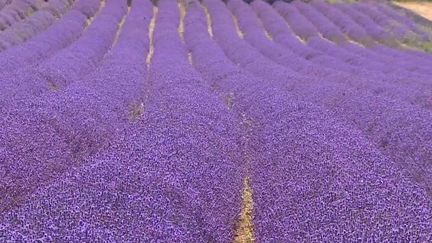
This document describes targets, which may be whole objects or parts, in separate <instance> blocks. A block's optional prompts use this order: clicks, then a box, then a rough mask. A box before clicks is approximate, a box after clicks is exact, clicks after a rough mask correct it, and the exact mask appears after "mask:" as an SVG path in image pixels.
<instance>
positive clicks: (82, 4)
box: [0, 0, 99, 72]
mask: <svg viewBox="0 0 432 243" xmlns="http://www.w3.org/2000/svg"><path fill="white" fill-rule="evenodd" d="M98 5H99V0H93V1H79V2H77V3H75V4H74V5H73V6H72V9H71V10H70V11H69V12H68V13H66V14H65V15H63V16H62V18H61V19H59V20H58V21H57V22H56V23H54V24H53V25H52V26H50V27H49V28H48V29H46V30H45V31H44V32H42V33H40V34H39V35H37V36H35V37H33V38H32V39H30V40H28V41H27V42H26V43H22V44H21V45H19V46H14V47H12V48H10V49H8V50H5V51H3V52H2V53H1V55H0V65H1V66H2V67H3V70H5V71H6V72H10V71H12V70H15V69H17V68H23V67H27V66H28V65H31V64H34V63H36V62H40V61H42V60H44V59H46V58H48V57H49V56H51V55H53V54H54V53H55V52H57V51H59V50H61V49H63V48H65V47H66V46H68V45H70V44H71V43H73V42H74V41H75V40H77V39H78V38H79V37H80V35H81V34H82V32H83V30H84V28H85V27H86V16H85V15H84V14H83V13H87V14H89V13H95V11H93V8H94V7H95V6H98ZM87 17H91V16H90V15H88V16H87ZM5 71H3V72H5Z"/></svg>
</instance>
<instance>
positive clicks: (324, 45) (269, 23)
mask: <svg viewBox="0 0 432 243" xmlns="http://www.w3.org/2000/svg"><path fill="white" fill-rule="evenodd" d="M258 3H259V2H257V3H256V4H255V3H254V4H252V5H257V4H258ZM261 5H264V4H261ZM324 6H326V5H324ZM261 9H262V10H260V11H261V13H260V12H258V14H259V15H260V18H261V19H262V21H263V22H264V24H265V25H266V28H267V30H268V31H269V32H271V34H272V35H274V36H273V37H274V40H275V41H276V42H278V43H280V44H283V45H284V46H287V47H289V48H291V49H292V50H293V51H297V52H298V49H299V48H298V46H299V45H298V44H297V43H295V44H293V43H294V40H292V38H289V39H288V38H287V36H288V35H290V34H291V33H290V32H289V31H288V30H286V27H285V28H284V26H285V24H284V21H283V20H282V19H280V16H278V15H277V14H274V13H273V12H272V11H271V10H270V8H265V7H261ZM262 11H264V12H262ZM312 44H313V46H315V48H318V49H321V50H322V51H326V52H328V53H327V54H328V55H336V56H339V57H340V58H345V59H346V60H347V62H348V63H350V62H353V63H356V64H365V62H366V64H367V65H368V66H369V67H371V68H373V69H375V70H376V69H377V68H378V67H379V66H381V67H382V65H378V67H375V65H371V64H370V63H369V64H368V62H367V60H366V59H364V58H358V57H356V58H349V57H347V53H346V51H343V49H342V50H341V49H340V48H339V49H338V48H336V46H334V45H331V43H328V42H326V41H322V40H320V41H319V38H316V39H315V40H313V42H312ZM303 49H304V48H303ZM345 49H347V50H349V51H353V52H354V51H355V52H359V50H358V48H355V47H354V46H353V45H348V46H346V47H345ZM361 49H365V48H361ZM365 50H367V49H365ZM316 52H317V51H316V50H315V51H314V52H313V51H310V50H308V51H307V52H303V53H301V52H300V53H299V54H300V55H302V56H304V57H305V58H307V59H311V60H312V61H314V62H315V63H316V64H319V65H326V66H333V67H337V69H339V70H344V71H347V72H348V73H351V74H352V73H354V74H363V75H366V77H369V76H370V75H371V74H372V73H371V72H370V70H367V69H366V70H365V69H363V70H362V69H359V68H350V69H347V67H346V65H340V64H339V65H335V63H337V62H339V63H340V61H338V60H331V59H329V58H326V60H325V61H324V60H323V59H322V56H317V55H314V53H316ZM348 55H349V54H348ZM369 56H370V55H369ZM375 56H376V55H375ZM368 58H373V57H368ZM356 60H357V61H356ZM375 63H376V62H375ZM386 69H387V70H389V69H388V67H386ZM373 75H374V76H375V77H378V78H381V79H387V77H385V76H382V74H379V73H376V72H375V73H373ZM386 75H389V74H387V73H386ZM406 75H407V74H404V75H397V74H392V76H391V77H392V78H391V79H392V81H394V80H395V79H398V80H401V81H400V82H404V80H406V79H407V78H403V77H404V76H405V77H406ZM412 75H413V74H411V76H410V78H411V77H412ZM416 75H419V78H418V80H420V81H422V82H427V81H428V79H429V78H428V76H426V77H425V75H420V74H416ZM416 80H417V79H416Z"/></svg>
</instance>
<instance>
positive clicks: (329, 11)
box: [312, 1, 430, 63]
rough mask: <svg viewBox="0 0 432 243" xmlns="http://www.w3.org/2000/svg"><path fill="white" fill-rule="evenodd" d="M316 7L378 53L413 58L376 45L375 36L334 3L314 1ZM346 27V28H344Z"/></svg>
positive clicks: (421, 61)
mask: <svg viewBox="0 0 432 243" xmlns="http://www.w3.org/2000/svg"><path fill="white" fill-rule="evenodd" d="M312 5H313V6H314V7H316V8H317V9H318V10H319V11H320V12H321V13H323V14H324V15H326V17H328V18H329V19H330V20H331V21H333V22H334V23H335V24H336V25H338V26H339V27H340V28H341V30H343V31H344V32H345V33H347V34H348V36H349V37H350V38H352V39H354V40H355V41H357V42H359V43H362V44H364V45H366V46H367V47H369V48H370V50H373V51H375V52H377V53H378V54H382V55H387V56H390V57H398V58H401V59H406V58H407V57H408V58H411V59H412V58H413V55H414V56H415V54H412V53H410V52H407V51H403V52H401V51H395V50H394V49H392V48H388V47H385V46H382V45H376V44H374V40H373V38H371V36H369V34H368V33H367V32H366V31H365V30H364V29H363V27H362V26H360V25H359V24H358V23H356V22H355V21H353V20H352V19H351V18H350V17H349V16H347V15H346V14H344V13H343V12H340V11H339V10H338V9H337V8H332V5H329V4H325V3H322V2H319V1H315V2H313V3H312ZM344 29H345V30H344ZM416 60H417V61H418V62H419V63H430V60H429V61H428V60H427V59H424V58H422V59H420V60H419V59H418V58H416Z"/></svg>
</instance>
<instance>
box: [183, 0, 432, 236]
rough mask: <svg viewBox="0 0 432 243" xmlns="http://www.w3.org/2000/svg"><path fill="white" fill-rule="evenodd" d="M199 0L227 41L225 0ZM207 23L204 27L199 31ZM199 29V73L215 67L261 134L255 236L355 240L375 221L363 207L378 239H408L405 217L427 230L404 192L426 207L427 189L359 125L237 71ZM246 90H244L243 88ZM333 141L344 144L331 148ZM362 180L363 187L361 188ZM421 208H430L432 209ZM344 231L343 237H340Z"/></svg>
mask: <svg viewBox="0 0 432 243" xmlns="http://www.w3.org/2000/svg"><path fill="white" fill-rule="evenodd" d="M204 3H205V4H206V6H207V7H208V8H209V11H210V13H211V15H212V22H213V27H214V28H213V31H214V32H213V33H214V34H215V37H216V38H219V37H217V35H218V33H217V32H218V31H221V33H219V35H220V36H221V37H220V38H223V39H224V41H227V40H228V39H229V38H228V37H227V36H232V37H234V35H232V34H229V33H227V32H223V31H224V30H225V31H226V30H227V29H224V28H223V27H222V26H220V25H219V24H220V23H222V22H224V21H226V20H227V19H229V15H228V14H226V12H224V11H223V10H224V7H223V5H221V4H220V3H219V2H216V1H213V2H212V1H204ZM218 5H219V6H218ZM190 11H191V10H189V12H190ZM190 23H192V24H193V23H199V21H191V22H190ZM195 26H197V25H195ZM227 28H228V26H227ZM204 31H205V29H204V28H202V27H201V33H202V32H204ZM194 32H197V29H194ZM186 33H188V32H187V28H186ZM222 33H223V36H222ZM203 36H204V35H202V34H201V37H203ZM197 37H198V36H195V38H192V37H191V38H187V39H186V40H192V39H194V43H195V45H196V47H195V49H194V48H192V50H193V54H194V60H196V61H195V62H194V63H197V65H198V66H197V67H200V68H198V69H199V70H202V72H203V73H208V74H210V73H214V74H219V75H216V76H215V77H213V78H209V80H211V81H212V82H216V83H217V84H218V86H217V87H220V88H222V89H224V91H225V92H228V93H230V92H235V94H234V97H235V98H234V106H233V107H244V108H246V109H245V110H244V111H246V112H247V114H248V116H250V117H252V118H253V120H252V121H251V123H252V124H253V126H254V127H255V133H256V137H259V139H257V140H256V142H257V143H258V144H255V145H254V146H256V147H255V149H256V151H257V154H258V156H257V157H256V158H254V159H253V160H252V161H253V164H252V165H253V166H252V167H251V171H252V176H251V181H252V187H253V190H254V208H255V217H254V226H255V232H256V239H257V240H258V241H265V240H269V239H272V240H275V241H292V240H305V239H307V240H317V241H326V240H328V241H336V240H339V241H340V240H347V241H349V240H354V237H355V236H356V234H358V233H362V231H363V230H364V229H366V228H367V229H372V227H368V226H365V224H364V222H360V218H361V217H359V218H356V216H355V212H357V210H362V209H366V210H362V211H361V212H362V215H363V216H364V218H365V219H369V220H368V224H370V225H374V226H375V228H374V230H373V231H369V232H368V234H369V235H363V237H365V238H369V239H372V237H373V235H372V234H374V235H375V237H376V239H377V240H379V239H381V240H382V239H385V238H386V237H388V239H391V238H390V237H393V239H408V237H409V236H410V231H409V229H408V228H403V227H404V225H405V223H406V224H408V225H410V227H413V228H416V230H417V229H418V230H419V231H421V232H426V233H427V232H428V230H429V229H430V225H427V224H425V225H423V224H422V220H423V219H422V213H421V211H417V212H415V210H416V209H415V208H416V207H415V205H416V204H411V201H410V200H406V196H408V197H409V198H416V197H417V195H418V194H417V193H418V192H420V194H421V195H423V196H422V199H420V200H422V202H421V203H420V204H422V205H423V207H425V208H428V204H427V197H426V196H425V194H424V192H422V190H421V189H419V188H418V187H416V186H415V185H412V184H411V183H410V182H408V181H406V180H404V179H403V177H402V176H400V175H398V172H397V171H398V169H397V168H395V166H394V165H392V163H391V162H390V161H388V160H387V159H385V158H384V157H383V156H382V155H381V154H380V153H379V152H378V151H377V150H376V149H374V147H373V146H372V145H371V144H369V143H368V142H367V140H366V139H364V138H363V137H362V136H361V135H360V134H359V133H358V132H356V131H355V130H354V129H350V128H349V127H347V126H343V125H342V124H340V123H339V122H336V121H335V120H334V119H332V118H330V117H329V115H328V114H326V112H324V111H323V110H321V109H319V108H317V107H315V106H313V105H310V104H307V103H304V102H301V101H300V100H297V99H296V98H294V97H292V96H290V95H289V94H287V93H286V92H281V89H280V88H278V86H277V85H274V84H271V85H268V84H265V82H266V80H259V79H256V78H253V77H250V76H243V78H242V75H238V73H234V72H232V70H233V69H235V66H236V65H235V64H231V65H229V63H230V62H229V60H227V59H226V58H225V59H224V58H223V54H221V52H220V50H219V51H218V50H217V49H214V48H211V49H210V48H209V47H210V46H213V47H214V45H209V44H208V41H209V40H208V38H207V41H206V42H204V43H199V42H198V41H197ZM197 42H198V43H197ZM219 43H221V42H219ZM203 48H206V50H205V51H204V50H203ZM195 50H196V51H195ZM225 51H226V49H225ZM199 53H201V55H200V56H198V54H199ZM209 53H210V54H211V55H212V57H217V60H218V61H216V60H215V59H213V58H212V60H211V61H210V60H209V59H208V58H207V56H206V55H208V54H209ZM226 53H227V52H226ZM227 54H228V55H230V54H229V53H227ZM244 55H246V53H244ZM223 70H227V71H228V72H226V73H225V72H224V71H223ZM215 86H216V84H215ZM245 87H249V88H245ZM246 90H248V91H249V92H248V94H247V95H243V94H242V92H246ZM237 92H239V93H237ZM251 94H253V96H251ZM269 94H271V95H269ZM237 95H238V96H237ZM237 97H238V98H239V99H237ZM243 99H244V100H243ZM240 109H242V108H240ZM305 134H307V135H305ZM333 139H334V140H333ZM329 140H331V141H329ZM324 141H329V142H328V143H327V142H324ZM332 144H333V145H334V144H338V145H339V146H343V147H338V148H336V147H335V146H331V145H332ZM366 168H367V169H366ZM370 170H373V172H371V174H369V173H364V171H370ZM336 171H338V172H336ZM342 171H344V172H343V173H340V172H342ZM362 171H363V172H362ZM390 175H391V176H390ZM388 176H389V177H388ZM377 178H380V179H378V180H381V182H382V183H383V184H382V185H381V186H384V187H385V186H389V185H391V184H392V183H394V182H396V183H397V186H395V187H392V188H394V189H395V191H393V192H395V194H393V195H394V197H392V199H391V201H386V202H385V203H383V202H384V201H383V200H382V198H385V197H387V196H386V192H385V191H383V190H382V188H381V187H380V185H378V184H376V183H375V181H376V180H377ZM390 178H392V179H390ZM399 179H401V181H398V180H399ZM343 185H348V186H347V187H344V186H343ZM366 187H367V189H366V190H360V188H366ZM407 188H409V189H408V190H406V189H407ZM409 190H413V191H411V192H408V191H409ZM396 191H397V192H396ZM348 198H349V199H348ZM417 202H419V201H417ZM397 203H401V204H402V205H405V206H407V207H406V208H397V209H396V208H394V205H395V204H397ZM410 204H411V205H410ZM386 208H387V209H394V210H396V211H398V213H395V214H393V215H392V216H387V217H386V218H378V217H374V218H369V217H368V216H372V215H374V212H375V213H379V212H382V211H384V210H386ZM425 210H427V211H428V214H430V209H425ZM393 212H394V211H393ZM401 215H403V216H402V217H400V216H401ZM414 215H415V216H414ZM412 216H414V217H412ZM392 217H393V218H392ZM411 217H412V218H411ZM305 219H309V220H308V221H306V220H305ZM379 223H382V224H383V225H382V226H381V227H380V229H378V228H376V227H377V225H378V224H379ZM384 225H385V226H384ZM392 226H393V227H400V230H399V232H398V234H394V233H393V232H392V231H391V229H390V228H387V227H392ZM380 231H381V232H382V233H381V232H380ZM380 233H381V235H379V234H380ZM341 235H345V236H346V238H345V239H341V238H340V236H341ZM379 237H381V238H379ZM397 237H399V238H397ZM403 237H407V238H403ZM426 237H427V235H426ZM424 239H426V238H424Z"/></svg>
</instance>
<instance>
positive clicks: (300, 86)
mask: <svg viewBox="0 0 432 243" xmlns="http://www.w3.org/2000/svg"><path fill="white" fill-rule="evenodd" d="M242 13H244V11H243V12H242ZM221 45H223V47H224V48H228V47H226V46H228V45H233V44H231V43H229V44H228V42H227V41H224V42H223V43H221ZM237 48H240V47H237ZM252 53H253V52H252V51H251V50H248V52H247V55H246V56H242V55H240V54H238V53H237V55H236V56H235V58H236V61H237V62H239V63H240V65H241V66H242V67H243V68H245V69H247V70H248V71H250V72H252V73H254V74H256V75H260V76H261V77H263V78H266V77H267V78H268V77H272V78H271V79H273V80H274V81H276V82H281V84H282V85H285V86H286V88H285V89H286V90H289V91H291V92H293V93H296V95H298V96H299V97H302V98H304V99H306V100H308V101H310V102H313V103H316V104H319V105H321V106H324V107H326V108H327V109H329V110H331V111H333V112H334V114H335V115H337V116H338V117H341V118H343V119H345V120H347V121H348V122H349V123H351V124H352V125H353V126H357V127H358V128H359V129H360V130H361V131H362V132H363V133H364V134H365V135H366V136H367V137H368V138H369V139H370V140H371V141H373V142H374V143H375V144H376V146H377V147H378V148H379V149H380V150H381V151H382V152H383V153H384V154H386V155H387V156H389V157H390V158H392V159H393V160H394V161H395V162H396V163H398V164H399V165H400V166H401V167H403V168H404V169H406V170H408V171H409V174H410V176H411V177H412V178H413V179H415V180H418V183H420V184H421V185H423V186H425V187H426V188H429V187H428V186H427V185H428V177H429V175H430V173H431V172H432V171H431V167H430V165H429V164H428V158H430V156H431V154H430V152H429V150H430V149H425V150H417V149H416V148H418V147H423V148H429V147H430V146H431V144H430V141H429V140H430V139H429V138H430V136H431V132H432V129H431V126H430V124H428V120H429V119H430V116H431V114H430V112H429V111H424V110H422V109H418V108H416V107H414V106H411V105H409V104H407V103H405V102H401V101H396V100H392V99H388V98H385V97H382V96H380V95H377V94H376V93H373V92H370V91H369V88H367V87H366V88H365V87H364V88H362V89H360V88H359V87H357V88H355V89H353V88H350V87H349V86H347V85H344V84H341V83H333V80H326V79H322V78H320V77H319V76H317V77H311V78H302V79H301V81H300V80H299V81H295V80H292V81H290V82H287V81H283V80H287V79H289V77H287V72H286V70H284V69H283V68H281V67H280V66H278V65H276V64H274V65H273V66H274V67H272V66H271V63H269V62H266V63H265V62H264V61H263V59H264V58H263V57H262V56H261V55H260V54H259V53H258V54H256V56H255V57H253V56H251V55H252ZM230 57H231V56H230ZM231 58H232V57H231ZM257 59H258V60H259V61H255V63H256V64H255V65H254V64H253V63H251V60H257ZM258 63H259V64H258ZM242 64H243V65H242ZM259 67H261V70H258V69H259ZM264 67H265V68H264ZM345 79H348V78H344V79H343V80H342V81H345ZM355 81H356V80H355V78H354V79H353V80H351V81H348V82H351V83H354V82H355ZM345 82H347V81H345ZM368 85H369V87H371V86H372V88H374V87H373V83H371V82H370V83H369V84H368ZM318 87H319V88H318ZM361 107H364V108H361ZM370 107H373V109H371V108H370ZM395 107H397V111H398V112H394V110H395ZM383 114H387V115H384V116H383ZM400 127H404V129H403V130H400V129H399V128H400ZM402 134H403V135H402ZM400 137H403V139H400ZM429 190H430V188H429Z"/></svg>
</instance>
